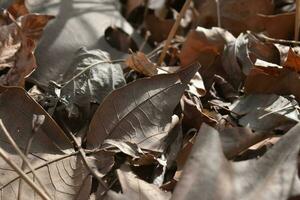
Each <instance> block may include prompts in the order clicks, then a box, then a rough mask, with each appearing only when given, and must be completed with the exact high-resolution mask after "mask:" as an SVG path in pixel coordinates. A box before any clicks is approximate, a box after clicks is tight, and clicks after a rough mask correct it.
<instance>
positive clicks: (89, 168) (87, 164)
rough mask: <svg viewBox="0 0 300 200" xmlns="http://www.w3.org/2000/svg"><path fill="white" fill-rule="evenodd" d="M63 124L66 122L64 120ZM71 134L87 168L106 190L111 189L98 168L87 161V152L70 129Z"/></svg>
mask: <svg viewBox="0 0 300 200" xmlns="http://www.w3.org/2000/svg"><path fill="white" fill-rule="evenodd" d="M62 123H63V124H64V123H65V122H62ZM66 129H68V128H67V127H66ZM68 132H69V134H68V136H70V137H71V139H72V141H73V144H74V145H75V147H76V148H77V149H78V151H79V154H80V156H81V158H82V160H83V162H84V165H85V166H86V168H87V169H88V170H89V171H90V172H91V174H92V175H93V176H94V177H95V178H96V179H97V180H98V181H99V182H100V184H101V185H102V186H103V187H104V188H105V189H106V190H109V188H108V187H107V185H106V183H105V182H104V181H103V180H102V178H101V177H100V176H99V175H98V174H97V172H96V170H94V169H92V167H91V166H90V165H89V163H88V161H87V157H86V154H85V151H84V149H83V148H82V147H81V145H79V144H78V142H77V140H76V138H75V136H74V135H73V133H72V132H71V131H70V130H68Z"/></svg>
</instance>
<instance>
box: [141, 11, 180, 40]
mask: <svg viewBox="0 0 300 200" xmlns="http://www.w3.org/2000/svg"><path fill="white" fill-rule="evenodd" d="M174 23H175V20H173V19H160V18H159V17H157V16H155V15H154V14H150V15H147V16H146V18H145V28H146V29H147V30H148V31H150V33H151V35H150V37H149V40H151V41H152V42H162V41H163V40H165V39H167V37H168V35H169V32H170V31H171V29H172V27H173V25H174Z"/></svg>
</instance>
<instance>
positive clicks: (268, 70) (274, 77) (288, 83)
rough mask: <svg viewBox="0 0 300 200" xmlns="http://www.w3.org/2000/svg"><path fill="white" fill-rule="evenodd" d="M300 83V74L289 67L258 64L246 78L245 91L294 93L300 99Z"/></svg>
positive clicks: (279, 93)
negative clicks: (261, 65) (281, 67)
mask: <svg viewBox="0 0 300 200" xmlns="http://www.w3.org/2000/svg"><path fill="white" fill-rule="evenodd" d="M257 83H259V84H257ZM299 83H300V76H299V74H298V73H296V72H294V71H291V70H289V69H280V68H275V67H259V66H256V67H254V68H253V69H252V70H251V71H250V73H249V75H248V76H247V78H246V81H245V92H246V93H247V94H277V95H294V96H295V98H296V99H297V100H299V99H300V93H299V91H300V90H299Z"/></svg>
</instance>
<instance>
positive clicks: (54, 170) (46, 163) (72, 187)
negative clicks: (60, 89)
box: [0, 87, 113, 200]
mask: <svg viewBox="0 0 300 200" xmlns="http://www.w3.org/2000/svg"><path fill="white" fill-rule="evenodd" d="M0 90H1V91H0V93H1V94H0V104H1V106H0V117H1V119H2V120H3V123H4V125H5V127H6V128H7V129H8V131H9V133H10V134H11V137H12V138H13V139H14V141H15V142H16V143H17V145H18V146H19V147H20V148H21V149H22V150H25V149H26V148H27V145H28V141H29V140H30V138H32V137H34V138H33V142H32V143H31V146H30V149H29V154H28V160H29V161H30V163H31V165H32V166H33V168H34V169H35V173H36V174H37V176H38V177H39V178H40V179H41V181H42V183H43V185H44V186H45V187H46V188H47V190H48V191H49V193H50V194H51V198H53V199H55V198H57V199H69V200H73V199H74V198H76V196H78V195H80V196H81V197H83V196H84V199H86V198H87V197H88V195H89V193H87V192H85V194H82V192H83V191H86V190H89V188H91V181H88V180H90V177H89V171H88V169H87V168H86V166H85V165H84V162H83V160H82V158H81V157H80V156H79V155H78V154H75V153H74V150H73V145H72V144H71V142H70V141H69V140H68V138H67V137H66V136H65V135H64V133H63V132H62V130H61V129H60V128H59V126H58V125H57V124H56V123H55V122H54V120H53V119H52V118H51V117H50V116H49V115H48V114H47V113H46V112H45V111H44V110H43V109H42V108H41V106H40V105H39V104H37V103H36V102H35V101H34V100H33V99H31V98H30V97H29V96H28V95H27V94H26V91H25V90H23V89H22V88H16V87H9V88H4V87H1V89H0ZM33 115H43V116H45V121H44V123H43V124H41V126H40V128H39V129H37V132H36V133H35V134H34V136H33V132H32V129H33V128H34V127H32V120H33ZM0 138H1V148H2V149H4V150H5V151H6V153H7V154H8V155H9V158H10V159H11V160H12V161H14V162H15V163H16V164H17V165H18V166H22V159H21V157H20V156H19V155H18V154H17V153H16V152H15V151H14V149H13V147H12V145H11V144H10V143H9V141H8V140H7V138H6V136H5V135H4V133H3V131H2V129H1V131H0ZM99 154H101V155H99V156H100V158H101V160H100V161H98V163H100V164H101V165H102V166H101V167H102V168H99V170H100V171H99V172H100V173H103V174H105V173H107V170H109V169H110V167H111V166H112V164H113V158H112V157H111V156H110V155H109V154H106V153H104V152H99ZM93 158H96V159H97V155H95V156H93ZM106 159H107V160H106ZM106 164H107V165H106ZM0 168H1V169H0V173H1V180H0V190H1V192H2V194H3V195H2V198H3V199H17V194H18V193H19V192H22V197H23V198H22V199H34V198H35V197H37V193H36V192H35V191H34V190H32V188H31V187H29V185H27V184H25V182H24V187H23V190H22V191H18V185H19V182H20V180H21V179H22V178H21V177H20V176H19V175H18V174H17V173H16V172H15V171H14V170H13V169H12V168H11V167H9V166H8V164H7V163H6V162H5V161H4V160H3V159H0ZM25 171H26V172H27V174H28V177H29V178H30V179H32V181H36V180H35V177H33V175H32V173H31V171H30V170H29V169H28V168H25ZM81 190H83V191H81ZM82 195H83V196H82Z"/></svg>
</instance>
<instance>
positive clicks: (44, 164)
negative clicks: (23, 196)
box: [0, 148, 105, 190]
mask: <svg viewBox="0 0 300 200" xmlns="http://www.w3.org/2000/svg"><path fill="white" fill-rule="evenodd" d="M104 149H105V148H104ZM104 149H102V148H99V149H94V150H84V152H85V153H86V154H87V155H93V154H96V153H98V152H100V151H103V150H104ZM79 153H80V152H79V151H75V152H73V153H70V154H67V155H63V156H61V157H59V158H56V159H53V160H51V161H46V162H45V163H43V164H41V165H40V166H37V167H35V168H34V170H39V169H41V168H43V167H45V166H48V165H50V164H52V163H55V162H58V161H60V160H63V159H66V158H69V157H72V156H77V155H78V154H79ZM29 173H32V170H29V171H27V172H25V174H29ZM19 178H20V177H16V178H13V179H11V180H10V181H9V182H7V183H6V184H4V185H1V186H0V190H2V189H3V188H4V187H6V186H7V185H9V184H11V183H12V182H14V181H15V180H17V179H19Z"/></svg>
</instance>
